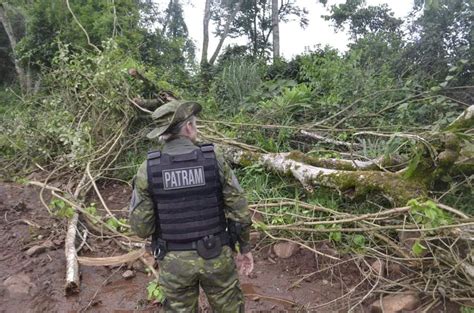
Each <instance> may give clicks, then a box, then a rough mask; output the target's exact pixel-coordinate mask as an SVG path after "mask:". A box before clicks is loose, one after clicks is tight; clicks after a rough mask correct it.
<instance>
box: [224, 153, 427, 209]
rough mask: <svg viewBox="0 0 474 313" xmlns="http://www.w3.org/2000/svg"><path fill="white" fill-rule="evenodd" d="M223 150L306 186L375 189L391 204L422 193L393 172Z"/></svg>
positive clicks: (242, 161) (231, 157)
mask: <svg viewBox="0 0 474 313" xmlns="http://www.w3.org/2000/svg"><path fill="white" fill-rule="evenodd" d="M224 150H225V151H226V157H227V158H228V160H229V161H230V162H232V163H234V164H239V165H242V166H248V165H251V164H255V163H260V164H262V165H263V166H264V167H265V168H267V169H268V170H270V171H273V172H276V173H278V174H280V175H288V176H292V177H294V178H296V179H297V180H298V181H299V182H300V183H301V184H302V185H303V186H304V187H305V188H306V189H309V190H312V189H313V188H314V187H315V186H325V187H329V188H335V189H337V190H339V191H341V192H349V193H350V194H351V196H354V197H358V196H365V195H366V194H368V193H370V192H379V193H382V194H383V195H384V196H386V197H387V198H388V199H389V200H390V201H391V202H393V204H395V205H405V204H406V202H407V201H408V200H410V199H413V198H417V197H419V196H422V195H425V194H426V189H425V187H424V185H423V184H421V183H419V182H416V181H413V180H405V179H403V177H402V176H401V175H399V174H397V173H386V172H380V171H346V170H334V169H328V168H322V167H316V166H312V165H308V164H306V163H303V162H302V161H299V160H298V159H296V160H294V159H293V155H292V154H291V153H269V154H261V153H255V152H248V151H243V150H239V149H235V148H224Z"/></svg>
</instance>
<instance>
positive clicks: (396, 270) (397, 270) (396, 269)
mask: <svg viewBox="0 0 474 313" xmlns="http://www.w3.org/2000/svg"><path fill="white" fill-rule="evenodd" d="M388 272H389V273H391V274H394V275H400V274H401V273H402V267H401V265H400V264H398V263H395V262H392V263H390V264H389V266H388Z"/></svg>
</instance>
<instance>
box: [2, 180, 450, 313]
mask: <svg viewBox="0 0 474 313" xmlns="http://www.w3.org/2000/svg"><path fill="white" fill-rule="evenodd" d="M102 193H103V196H104V198H105V199H106V202H107V205H108V206H109V207H110V209H111V210H114V213H117V215H118V216H126V215H127V212H126V211H127V203H128V199H129V195H130V190H129V188H128V187H127V186H126V185H118V184H110V185H107V186H103V187H102ZM45 200H46V201H49V200H50V199H45ZM65 231H66V223H65V220H64V219H60V218H57V217H53V216H51V215H50V214H49V213H48V212H47V210H46V209H45V208H44V207H43V205H42V204H41V202H40V199H39V196H38V188H37V187H32V186H23V185H18V184H13V183H0V242H1V243H2V245H1V246H2V249H0V312H136V311H139V312H157V311H158V308H157V306H156V305H153V304H152V303H149V301H147V299H146V298H147V294H146V286H147V284H148V282H149V281H151V280H153V277H152V276H150V275H149V273H148V272H147V270H146V269H145V268H144V267H143V266H142V265H141V263H139V262H136V263H134V264H128V265H127V264H125V265H122V266H117V267H88V266H81V267H80V270H81V291H80V293H79V294H78V295H75V296H69V297H66V296H65V295H64V282H65V281H64V278H65V257H64V236H65ZM87 243H88V245H84V247H83V248H82V250H81V251H80V253H79V254H80V255H84V256H91V257H94V256H96V257H97V256H113V255H120V254H123V253H124V251H122V250H120V248H118V247H117V246H115V245H114V243H113V241H112V240H111V239H108V238H101V237H100V234H90V235H89V237H88V239H87ZM38 247H39V248H38ZM254 257H255V269H254V272H253V273H252V274H251V275H250V277H241V285H242V289H243V290H244V293H245V296H246V312H261V311H263V312H265V311H266V312H273V311H286V312H307V311H311V312H347V310H348V308H349V303H350V300H351V298H352V297H353V296H355V295H360V294H363V293H364V292H366V291H367V290H369V289H370V286H369V285H368V284H364V283H361V281H362V280H363V276H362V275H361V273H360V271H359V270H358V268H357V264H356V262H355V261H354V260H353V259H351V258H350V257H349V256H348V257H346V258H342V261H344V262H343V263H342V264H340V265H335V263H334V261H332V260H329V259H324V258H321V257H319V258H318V257H315V255H314V254H313V253H311V252H309V251H307V250H298V251H296V252H295V253H294V254H293V255H292V256H291V257H289V258H285V259H283V258H278V257H277V256H276V255H275V254H274V251H273V250H272V248H271V246H270V245H268V244H266V243H265V241H264V240H258V242H257V245H256V249H255V252H254ZM127 270H131V271H132V272H133V277H131V278H124V277H123V274H124V273H125V272H126V271H127ZM350 291H352V293H351V292H350ZM348 292H349V293H348ZM446 310H448V311H449V312H456V311H457V310H454V309H453V310H454V311H453V310H451V309H447V308H444V307H443V308H441V307H440V308H437V310H436V311H433V312H443V311H446ZM204 311H208V310H206V309H205V310H204ZM356 311H358V312H364V311H367V312H368V309H367V305H365V303H364V305H361V306H359V307H358V308H357V310H356Z"/></svg>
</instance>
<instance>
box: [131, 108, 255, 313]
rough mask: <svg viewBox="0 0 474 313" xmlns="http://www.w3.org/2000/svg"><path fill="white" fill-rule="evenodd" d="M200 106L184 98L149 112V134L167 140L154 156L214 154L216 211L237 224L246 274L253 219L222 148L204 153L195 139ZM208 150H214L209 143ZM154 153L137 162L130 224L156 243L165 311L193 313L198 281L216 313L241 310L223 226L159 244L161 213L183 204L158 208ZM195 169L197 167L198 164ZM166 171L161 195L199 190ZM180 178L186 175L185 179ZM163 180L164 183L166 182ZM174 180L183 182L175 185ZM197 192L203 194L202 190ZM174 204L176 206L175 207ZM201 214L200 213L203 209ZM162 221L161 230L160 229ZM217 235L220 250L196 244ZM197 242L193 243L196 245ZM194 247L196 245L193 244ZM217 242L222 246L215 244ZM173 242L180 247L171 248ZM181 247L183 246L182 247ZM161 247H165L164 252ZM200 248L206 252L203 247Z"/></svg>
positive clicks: (183, 194) (176, 229) (176, 227)
mask: <svg viewBox="0 0 474 313" xmlns="http://www.w3.org/2000/svg"><path fill="white" fill-rule="evenodd" d="M200 111H201V106H200V105H199V104H198V103H196V102H192V101H182V100H175V101H171V102H169V103H167V104H165V105H163V106H161V107H160V108H158V109H157V110H155V112H153V115H152V118H153V119H154V121H155V122H156V124H157V126H158V127H157V128H155V129H154V130H153V131H152V132H150V133H149V134H148V137H149V138H156V137H159V136H161V138H162V139H163V140H164V141H165V143H164V144H163V146H162V147H161V149H160V151H159V152H158V154H157V155H158V158H161V159H162V160H165V159H166V158H168V157H170V158H177V159H179V158H183V156H189V155H190V154H191V155H192V154H193V153H198V152H199V150H202V151H204V152H203V154H207V156H206V157H207V158H208V160H209V155H211V158H212V157H213V156H215V157H214V158H215V161H216V162H215V163H217V166H216V170H217V171H218V175H216V176H215V177H217V176H218V177H217V178H216V179H218V181H219V182H220V184H218V185H220V186H219V192H218V193H219V194H221V198H222V200H223V201H222V202H221V205H220V206H219V208H220V209H219V210H220V211H222V210H223V211H224V212H223V213H225V219H226V221H227V222H226V223H228V225H229V226H227V227H228V228H231V227H230V226H231V225H234V227H232V228H233V229H235V228H236V226H235V225H237V226H238V227H237V228H240V229H241V231H239V232H233V234H234V235H237V236H236V237H235V236H234V237H233V238H234V239H236V240H234V241H237V242H238V246H239V251H240V253H239V254H238V255H237V256H236V261H237V265H238V267H239V271H240V272H242V273H245V274H247V275H248V274H249V273H250V272H251V271H252V269H253V258H252V254H251V252H250V245H249V231H250V229H249V227H250V225H251V219H250V213H249V210H248V206H247V200H246V199H245V196H244V192H243V190H242V188H241V187H240V185H239V183H238V181H237V179H236V177H235V175H234V173H233V172H232V169H231V168H230V167H229V165H228V164H227V163H226V162H225V161H224V158H223V156H222V153H220V152H219V151H216V152H215V153H214V152H206V151H207V150H209V146H207V147H208V148H206V149H204V148H202V147H199V146H197V145H196V144H195V142H196V139H197V127H196V118H195V115H196V114H198V113H199V112H200ZM210 149H211V150H213V148H212V146H211V148H210ZM154 153H155V154H150V153H149V156H148V160H147V161H145V162H144V163H143V164H142V165H141V166H140V168H139V169H138V173H137V175H136V177H135V181H134V183H135V184H134V190H133V195H132V203H131V213H130V224H131V227H132V230H133V231H134V232H135V233H136V234H137V235H138V236H140V237H142V238H147V237H149V236H152V235H153V236H154V237H153V241H154V242H155V245H152V246H153V249H154V250H155V256H157V259H158V263H159V271H160V272H159V274H160V278H159V284H160V286H161V288H162V289H163V291H164V293H165V296H166V300H165V303H164V309H165V311H166V312H197V306H198V296H199V286H201V287H202V289H203V290H204V291H205V293H206V295H207V297H208V300H209V303H210V304H211V306H212V308H213V309H214V311H215V312H243V310H244V298H243V294H242V291H241V289H240V285H239V281H238V276H237V271H236V265H235V263H234V258H233V252H232V249H231V246H233V245H234V242H233V241H232V240H230V242H228V241H227V240H226V238H227V231H225V235H226V236H222V233H220V234H219V235H215V236H214V235H210V236H206V237H205V238H203V239H200V240H197V241H195V242H193V243H191V244H190V243H176V244H175V243H173V242H170V241H166V242H165V243H164V244H163V242H162V241H160V240H161V239H162V238H159V237H164V236H165V234H164V231H165V230H166V227H167V225H165V224H160V223H164V219H163V217H165V216H166V217H169V216H171V218H172V217H175V216H178V215H179V214H180V213H176V212H182V208H181V207H180V205H179V204H177V206H178V208H175V207H174V206H173V203H171V204H169V203H168V205H169V206H168V210H172V212H171V213H170V212H169V211H168V214H163V215H162V212H163V211H159V209H157V207H159V205H158V206H157V202H158V203H160V201H161V199H160V198H159V197H156V195H155V194H154V191H153V188H150V185H153V184H154V182H155V180H151V181H150V180H149V177H148V176H149V175H150V176H152V177H153V179H155V177H154V176H153V175H155V174H150V173H152V172H150V168H151V166H152V164H154V163H153V162H155V161H153V157H150V155H155V156H156V152H154ZM210 153H211V154H210ZM165 156H166V158H165ZM150 160H152V161H150ZM160 162H165V161H160ZM158 163H159V162H158ZM183 164H186V163H183ZM178 167H180V166H178ZM208 167H209V166H208ZM193 168H194V169H196V168H197V167H193ZM204 168H206V167H204ZM179 170H181V171H182V170H183V169H182V168H180V169H179ZM175 171H177V170H175ZM165 172H166V170H163V171H161V172H160V173H163V175H162V176H161V182H162V185H161V188H162V189H164V191H163V190H158V191H159V192H165V193H164V195H165V197H166V195H167V194H166V189H167V188H166V187H169V189H170V190H171V191H172V192H179V195H180V197H187V195H190V194H192V193H193V190H194V193H196V191H195V190H198V193H199V189H198V187H196V186H194V185H192V183H194V181H192V182H191V185H192V186H191V185H186V183H187V182H188V180H191V178H189V177H184V176H182V177H181V179H180V180H174V181H172V180H169V181H166V179H167V178H169V176H170V175H169V173H168V174H167V173H165ZM168 172H169V171H168ZM176 173H177V172H176ZM171 174H173V173H171ZM166 175H168V176H166ZM187 175H193V173H188V174H187ZM206 175H207V174H206ZM211 176H212V175H211ZM195 177H196V179H195V181H199V179H198V178H197V177H198V176H195ZM205 177H206V181H207V182H206V183H205V184H209V181H210V179H208V176H205ZM184 178H186V180H185V179H184ZM188 178H189V179H188ZM170 182H171V184H170ZM166 183H168V186H167V184H166ZM172 183H174V184H175V186H176V188H172V186H173V185H172ZM178 184H184V185H179V186H178ZM195 185H197V184H195ZM205 187H206V186H203V185H202V184H201V188H205ZM158 194H159V193H158ZM162 194H163V193H162ZM198 196H201V197H205V196H203V195H198ZM180 197H177V198H176V199H178V200H177V202H179V201H183V200H182V198H180ZM195 203H199V201H196V202H195ZM191 204H192V205H193V206H194V204H193V202H191ZM181 206H182V205H181ZM188 206H189V205H188ZM162 207H163V206H161V208H162ZM175 209H176V211H174V210H175ZM180 210H181V211H180ZM196 210H207V211H209V209H208V208H204V209H203V208H200V207H199V205H197V204H196V206H195V208H194V211H186V213H185V214H188V215H189V214H195V211H196ZM207 211H206V212H207ZM181 214H183V213H181ZM200 214H204V212H202V213H200ZM157 216H159V217H160V219H161V220H159V219H157ZM222 216H224V214H222ZM198 219H199V216H198ZM174 222H176V220H174ZM189 224H193V225H195V224H196V221H195V220H192V222H188V221H187V222H186V223H184V224H182V225H183V227H180V225H181V224H172V226H174V229H172V230H169V232H171V235H170V236H171V237H172V236H173V232H179V231H180V230H181V228H185V227H187V226H186V225H189ZM160 225H161V228H162V229H159V228H160ZM218 236H221V238H222V249H221V250H220V251H219V249H218V250H215V248H212V249H211V250H209V251H210V252H211V253H210V255H207V252H206V251H207V250H206V248H202V247H203V245H202V244H201V245H200V242H201V243H202V242H205V243H206V244H204V246H205V247H208V245H207V244H208V242H207V241H206V240H207V239H209V238H211V239H212V238H214V239H215V238H216V237H218ZM219 240H221V239H219ZM157 241H158V242H160V244H158V248H156V246H157V245H156V242H157ZM196 242H197V244H195V243H196ZM218 243H219V242H218ZM196 246H197V247H200V248H198V249H196ZM209 246H211V247H214V246H215V245H213V244H212V243H211V244H210V245H209ZM219 246H221V245H220V244H219ZM160 247H161V248H160ZM173 247H174V248H176V249H178V250H180V251H173V250H174V249H173ZM182 247H187V248H184V249H181V248H182ZM199 249H201V250H199ZM162 250H167V251H166V252H165V253H163V251H162ZM203 250H205V251H204V252H202V251H203ZM200 251H201V252H200ZM214 251H217V254H216V253H214Z"/></svg>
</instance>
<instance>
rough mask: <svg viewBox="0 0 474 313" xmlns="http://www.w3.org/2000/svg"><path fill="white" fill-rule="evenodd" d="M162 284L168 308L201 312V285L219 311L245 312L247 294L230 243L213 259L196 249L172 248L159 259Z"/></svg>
mask: <svg viewBox="0 0 474 313" xmlns="http://www.w3.org/2000/svg"><path fill="white" fill-rule="evenodd" d="M159 266H160V268H159V271H160V279H159V283H160V286H161V288H162V290H163V292H164V294H165V296H166V300H165V303H164V307H163V308H164V311H165V312H167V313H168V312H197V311H198V297H199V286H201V287H202V289H203V290H204V292H205V293H206V295H207V298H208V300H209V304H210V305H211V307H212V309H213V311H214V312H215V313H220V312H236V313H237V312H244V297H243V294H242V291H241V289H240V283H239V279H238V276H237V271H236V267H235V263H234V258H233V255H232V250H231V249H230V247H228V246H224V247H222V252H221V254H220V255H219V256H218V257H216V258H214V259H210V260H205V259H203V258H201V257H200V256H199V255H198V254H197V252H196V251H172V252H168V253H167V254H166V256H165V258H164V259H163V260H161V261H159Z"/></svg>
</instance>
